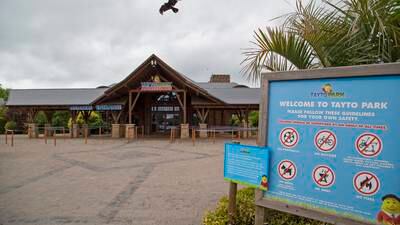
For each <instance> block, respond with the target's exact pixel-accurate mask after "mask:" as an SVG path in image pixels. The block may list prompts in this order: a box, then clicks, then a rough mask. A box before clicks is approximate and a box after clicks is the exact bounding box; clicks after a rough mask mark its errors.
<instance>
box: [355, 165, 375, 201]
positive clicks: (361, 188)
mask: <svg viewBox="0 0 400 225" xmlns="http://www.w3.org/2000/svg"><path fill="white" fill-rule="evenodd" d="M353 186H354V189H356V191H357V192H358V193H360V194H362V195H367V196H370V195H374V194H376V192H378V190H379V187H380V182H379V179H378V177H377V176H376V175H375V174H373V173H371V172H367V171H363V172H359V173H357V174H356V175H355V176H354V178H353Z"/></svg>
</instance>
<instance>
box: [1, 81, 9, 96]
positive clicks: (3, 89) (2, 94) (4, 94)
mask: <svg viewBox="0 0 400 225" xmlns="http://www.w3.org/2000/svg"><path fill="white" fill-rule="evenodd" d="M8 93H9V90H8V89H6V88H3V86H2V85H1V84H0V98H2V99H4V100H7V99H8Z"/></svg>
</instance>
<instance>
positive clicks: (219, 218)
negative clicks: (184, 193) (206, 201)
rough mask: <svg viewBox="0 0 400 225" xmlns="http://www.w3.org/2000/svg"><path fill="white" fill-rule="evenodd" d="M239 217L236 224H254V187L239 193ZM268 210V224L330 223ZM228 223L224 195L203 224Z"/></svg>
mask: <svg viewBox="0 0 400 225" xmlns="http://www.w3.org/2000/svg"><path fill="white" fill-rule="evenodd" d="M236 200H237V218H236V225H253V224H254V215H255V206H254V189H252V188H244V189H241V190H239V191H238V193H237V197H236ZM266 210H267V212H266V213H267V215H268V216H267V219H266V221H265V224H268V225H328V224H327V223H323V222H320V221H316V220H311V219H307V218H304V217H300V216H295V215H291V214H287V213H283V212H279V211H275V210H271V209H266ZM225 224H228V198H227V197H226V196H224V197H222V198H221V199H220V200H219V202H218V205H217V207H216V209H215V210H213V211H208V212H207V213H206V215H205V216H204V217H203V225H225Z"/></svg>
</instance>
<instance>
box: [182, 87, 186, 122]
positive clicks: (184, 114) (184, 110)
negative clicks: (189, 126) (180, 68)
mask: <svg viewBox="0 0 400 225" xmlns="http://www.w3.org/2000/svg"><path fill="white" fill-rule="evenodd" d="M186 122H187V107H186V91H184V92H183V123H184V124H186Z"/></svg>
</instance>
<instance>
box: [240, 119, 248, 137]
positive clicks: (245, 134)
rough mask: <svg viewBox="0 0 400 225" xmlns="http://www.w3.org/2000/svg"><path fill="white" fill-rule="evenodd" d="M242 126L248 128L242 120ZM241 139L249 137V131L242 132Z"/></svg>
mask: <svg viewBox="0 0 400 225" xmlns="http://www.w3.org/2000/svg"><path fill="white" fill-rule="evenodd" d="M242 124H243V128H248V125H247V122H246V121H245V120H244V121H243V122H242ZM243 137H244V138H248V137H249V131H247V130H246V131H243Z"/></svg>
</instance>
